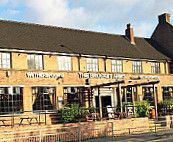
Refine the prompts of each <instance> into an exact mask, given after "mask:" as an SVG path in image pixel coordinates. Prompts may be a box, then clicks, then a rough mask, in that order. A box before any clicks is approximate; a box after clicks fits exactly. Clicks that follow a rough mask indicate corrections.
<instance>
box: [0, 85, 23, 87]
mask: <svg viewBox="0 0 173 142" xmlns="http://www.w3.org/2000/svg"><path fill="white" fill-rule="evenodd" d="M0 87H25V85H0Z"/></svg>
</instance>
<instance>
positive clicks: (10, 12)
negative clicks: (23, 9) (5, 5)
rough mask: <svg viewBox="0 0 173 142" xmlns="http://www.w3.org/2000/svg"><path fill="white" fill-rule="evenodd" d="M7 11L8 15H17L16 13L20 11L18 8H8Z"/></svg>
mask: <svg viewBox="0 0 173 142" xmlns="http://www.w3.org/2000/svg"><path fill="white" fill-rule="evenodd" d="M5 13H6V14H7V15H16V14H18V13H19V11H18V10H13V9H7V10H6V11H5Z"/></svg>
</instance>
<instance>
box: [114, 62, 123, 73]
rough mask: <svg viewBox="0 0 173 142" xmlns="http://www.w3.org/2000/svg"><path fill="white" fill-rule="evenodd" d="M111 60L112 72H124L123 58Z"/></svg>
mask: <svg viewBox="0 0 173 142" xmlns="http://www.w3.org/2000/svg"><path fill="white" fill-rule="evenodd" d="M111 62H112V72H122V61H121V60H111Z"/></svg>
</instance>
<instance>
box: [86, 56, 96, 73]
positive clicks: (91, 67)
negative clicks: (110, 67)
mask: <svg viewBox="0 0 173 142" xmlns="http://www.w3.org/2000/svg"><path fill="white" fill-rule="evenodd" d="M86 66H87V71H98V66H99V65H98V59H93V58H86Z"/></svg>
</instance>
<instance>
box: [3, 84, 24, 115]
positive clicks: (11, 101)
mask: <svg viewBox="0 0 173 142" xmlns="http://www.w3.org/2000/svg"><path fill="white" fill-rule="evenodd" d="M22 111H23V88H22V87H0V114H9V113H13V112H15V113H19V112H22Z"/></svg>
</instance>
